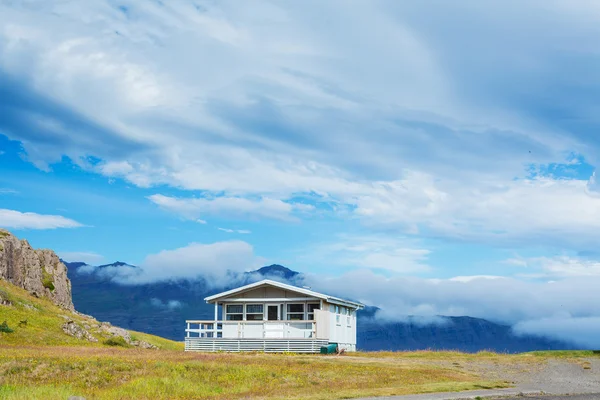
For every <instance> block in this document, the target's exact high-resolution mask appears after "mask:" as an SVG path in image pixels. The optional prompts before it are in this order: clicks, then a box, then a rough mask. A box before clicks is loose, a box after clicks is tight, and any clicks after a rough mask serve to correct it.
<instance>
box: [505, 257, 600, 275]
mask: <svg viewBox="0 0 600 400" xmlns="http://www.w3.org/2000/svg"><path fill="white" fill-rule="evenodd" d="M507 262H508V263H511V264H513V265H519V266H521V267H523V269H522V270H521V272H520V274H519V275H520V276H523V277H528V278H546V279H562V278H570V277H586V276H588V277H600V262H599V261H596V260H592V259H586V258H582V257H573V256H568V255H558V256H553V257H527V258H512V259H509V260H507Z"/></svg>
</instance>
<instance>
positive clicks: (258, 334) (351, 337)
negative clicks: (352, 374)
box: [219, 286, 356, 351]
mask: <svg viewBox="0 0 600 400" xmlns="http://www.w3.org/2000/svg"><path fill="white" fill-rule="evenodd" d="M244 299H253V300H251V301H244ZM259 299H260V300H259ZM285 299H290V300H289V301H286V300H285ZM293 299H302V300H293ZM305 299H306V295H304V294H302V293H298V292H294V291H290V290H285V289H281V288H277V287H272V286H265V287H259V288H255V289H251V290H248V291H246V292H242V293H237V294H236V295H235V296H231V297H229V298H227V299H223V300H222V301H219V304H220V305H222V316H221V318H222V320H223V321H224V322H227V321H225V318H226V314H225V312H226V306H227V304H237V305H244V306H245V305H247V304H263V305H264V315H265V316H264V319H265V320H266V319H267V305H268V304H274V303H275V304H278V305H279V307H280V311H279V318H280V320H281V321H282V322H288V321H287V304H294V303H303V304H304V310H305V315H304V317H305V319H306V318H307V304H308V303H320V305H321V310H322V312H323V313H324V314H326V315H322V316H321V317H320V318H319V322H324V323H326V324H327V329H321V330H320V333H321V335H319V333H317V335H314V334H313V332H312V323H303V322H304V321H293V324H292V323H290V324H285V323H282V324H277V323H273V322H268V323H265V324H264V326H263V324H256V325H254V324H250V323H248V324H243V326H241V325H238V324H237V323H235V324H227V323H224V324H223V337H224V338H263V337H265V338H278V337H288V338H313V339H314V338H315V336H317V337H318V338H319V339H327V340H328V341H329V342H330V343H337V344H338V346H339V347H340V348H342V349H345V350H346V351H355V350H356V310H354V309H349V308H347V307H343V306H336V305H335V304H330V303H327V302H325V301H322V300H320V299H311V300H305ZM244 310H245V308H244ZM346 310H350V313H349V314H348V312H347V311H346ZM245 317H246V315H245V313H244V320H245V319H246V318H245ZM231 322H234V321H231ZM317 332H319V327H318V326H317ZM325 336H326V337H325Z"/></svg>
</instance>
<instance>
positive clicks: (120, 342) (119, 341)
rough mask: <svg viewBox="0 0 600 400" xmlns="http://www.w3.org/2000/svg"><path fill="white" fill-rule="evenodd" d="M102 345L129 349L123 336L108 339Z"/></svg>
mask: <svg viewBox="0 0 600 400" xmlns="http://www.w3.org/2000/svg"><path fill="white" fill-rule="evenodd" d="M102 343H104V344H105V345H107V346H121V347H129V345H128V344H127V342H126V341H125V339H123V338H122V337H121V336H114V337H111V338H108V339H106V340H105V341H104V342H102Z"/></svg>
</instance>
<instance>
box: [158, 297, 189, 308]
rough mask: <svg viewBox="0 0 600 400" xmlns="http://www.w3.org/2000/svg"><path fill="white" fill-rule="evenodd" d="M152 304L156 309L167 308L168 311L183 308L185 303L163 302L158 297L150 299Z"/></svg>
mask: <svg viewBox="0 0 600 400" xmlns="http://www.w3.org/2000/svg"><path fill="white" fill-rule="evenodd" d="M150 304H152V305H153V306H154V307H156V308H165V309H168V310H175V309H177V308H181V306H183V303H182V302H180V301H178V300H167V301H162V300H161V299H158V298H156V297H153V298H151V299H150Z"/></svg>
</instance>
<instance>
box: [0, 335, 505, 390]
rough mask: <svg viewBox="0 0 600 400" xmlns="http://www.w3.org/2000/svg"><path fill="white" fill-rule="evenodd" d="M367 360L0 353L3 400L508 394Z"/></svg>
mask: <svg viewBox="0 0 600 400" xmlns="http://www.w3.org/2000/svg"><path fill="white" fill-rule="evenodd" d="M366 359H367V358H364V357H336V356H314V355H281V354H280V355H274V354H260V353H251V354H201V353H183V352H180V351H152V350H141V349H117V348H98V347H95V348H94V347H62V348H60V350H59V351H57V349H56V348H52V347H25V346H10V347H0V398H6V399H28V398H37V397H43V398H45V399H64V398H66V397H68V396H69V395H81V396H85V397H86V398H88V399H131V398H135V399H239V398H262V399H314V400H317V399H339V398H353V397H358V396H375V395H380V396H383V395H393V394H408V393H426V392H433V391H454V390H469V389H477V388H491V387H504V386H506V383H505V382H498V381H492V382H490V381H485V380H482V379H481V378H480V377H479V376H477V375H475V374H472V373H467V372H464V371H460V370H456V369H452V368H443V367H439V366H435V365H428V364H421V365H416V364H415V363H414V362H411V361H410V360H409V362H403V361H401V360H400V361H395V360H390V359H386V358H380V359H376V358H371V359H370V361H371V362H364V361H365V360H366Z"/></svg>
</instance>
